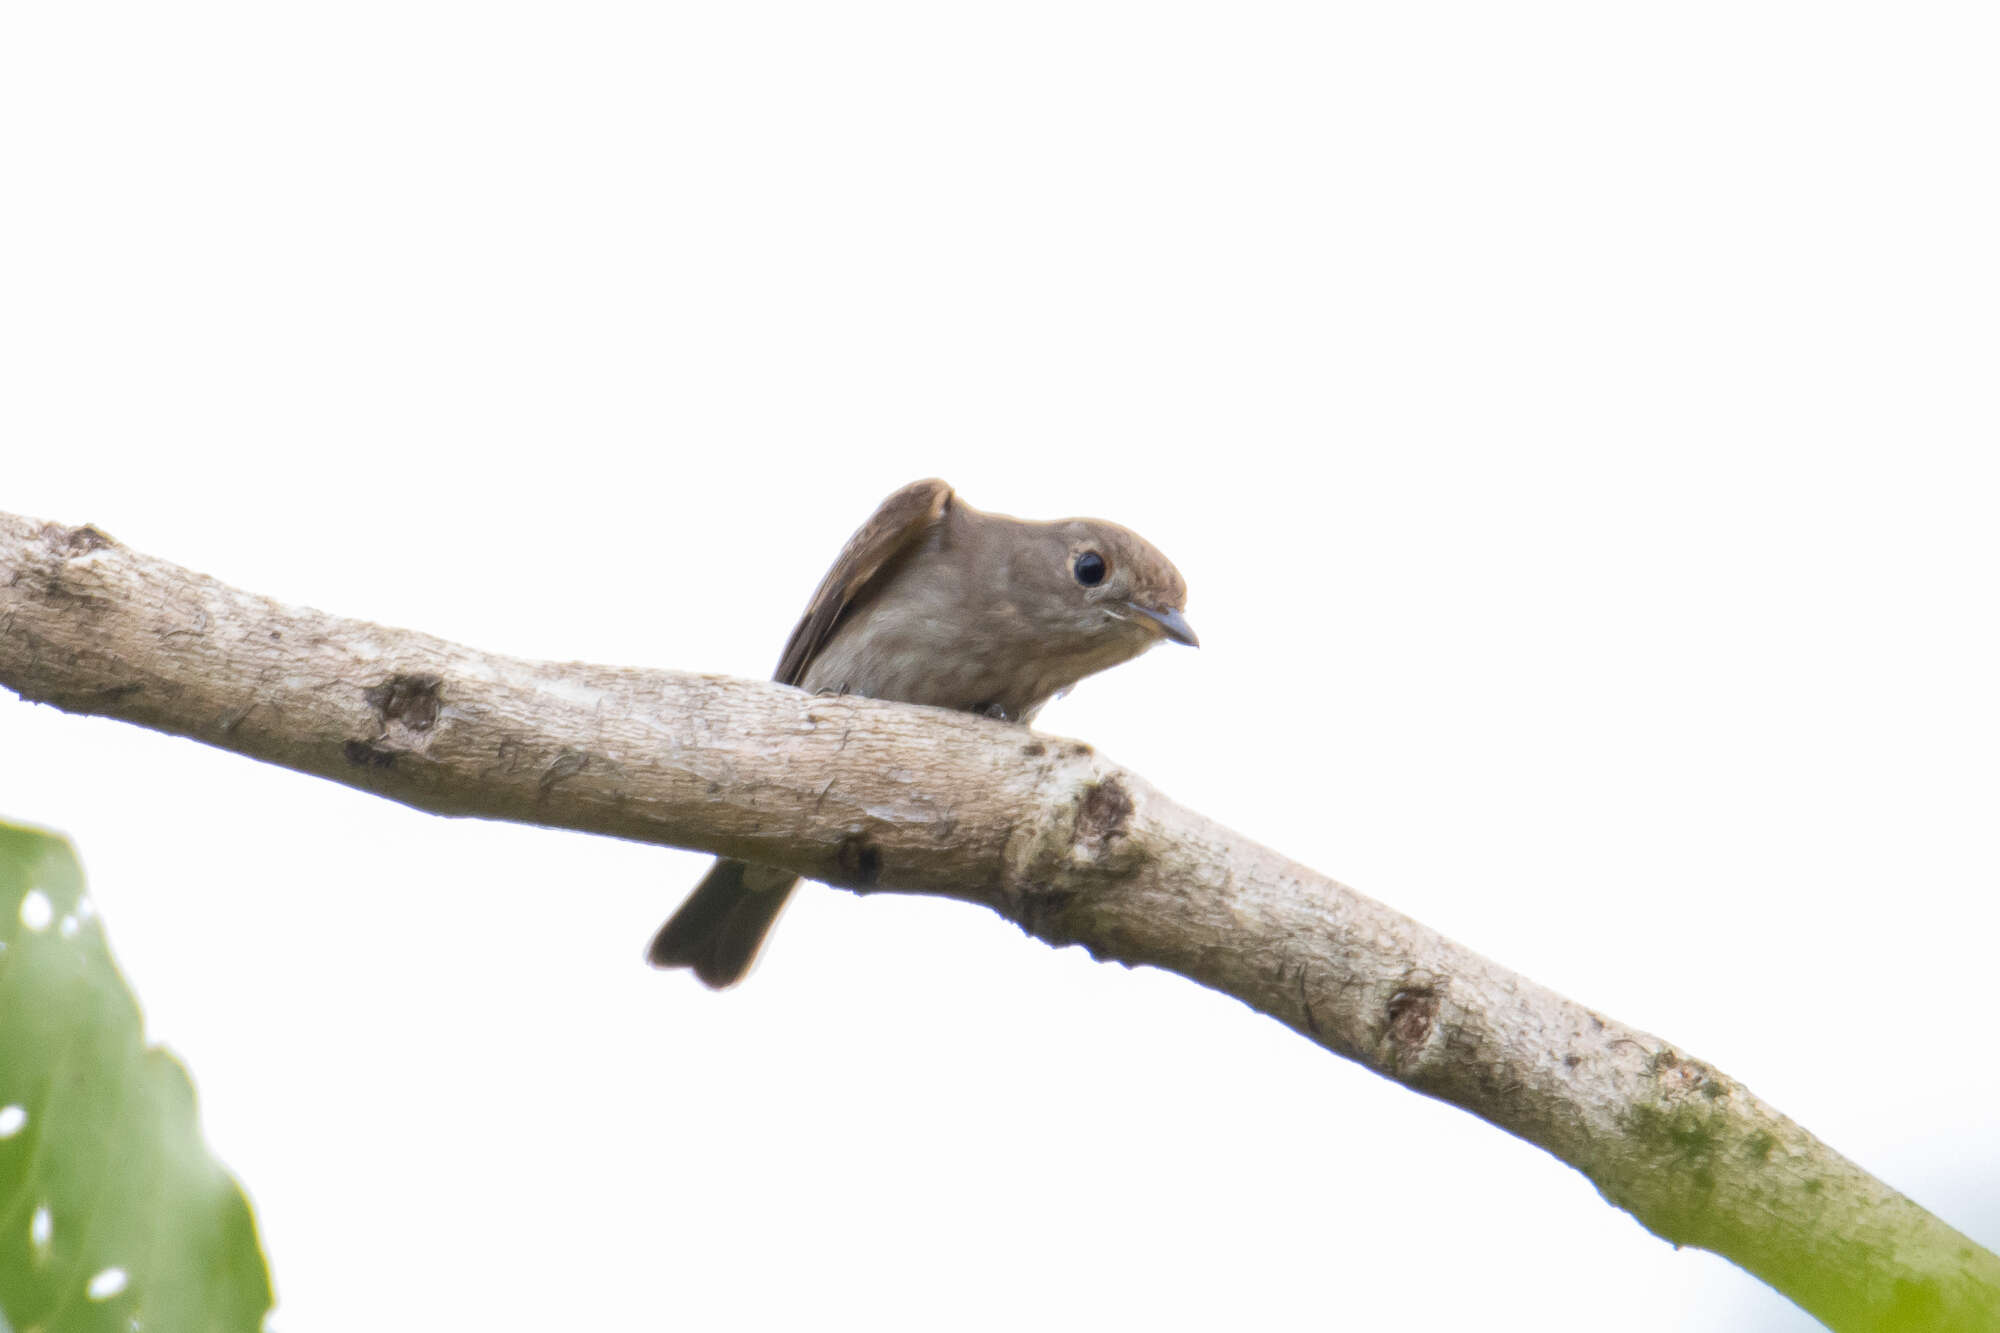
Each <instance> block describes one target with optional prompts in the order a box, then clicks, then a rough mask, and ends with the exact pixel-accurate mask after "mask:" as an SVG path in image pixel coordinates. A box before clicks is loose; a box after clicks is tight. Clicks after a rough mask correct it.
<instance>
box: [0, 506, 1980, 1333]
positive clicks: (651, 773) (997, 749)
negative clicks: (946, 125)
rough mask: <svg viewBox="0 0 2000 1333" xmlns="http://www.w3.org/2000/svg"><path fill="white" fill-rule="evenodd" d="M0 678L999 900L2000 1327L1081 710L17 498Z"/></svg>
mask: <svg viewBox="0 0 2000 1333" xmlns="http://www.w3.org/2000/svg"><path fill="white" fill-rule="evenodd" d="M0 684H4V685H6V686H7V687H8V688H9V689H12V690H13V691H15V692H16V693H17V694H19V695H20V696H21V697H22V698H23V699H25V700H31V701H35V702H41V703H47V704H52V705H54V706H55V707H57V708H61V709H64V710H67V711H70V712H76V713H91V714H98V715H101V716H106V717H114V718H119V719H122V720H124V721H127V722H132V723H136V724H138V725H140V726H145V727H151V728H154V729H156V730H159V731H166V732H172V733H174V734H176V735H181V736H187V737H191V738H193V739H195V740H198V741H202V742H204V743H206V744H209V745H214V746H217V747H220V748H222V749H226V750H233V751H235V752H237V753H239V754H243V755H248V756H250V757H252V758H255V759H261V760H264V761H266V762H269V763H275V764H282V765H284V766H285V767H287V768H293V769H297V770H300V771H302V772H306V773H313V774H317V775H318V776H320V777H324V778H327V779H330V780H332V781H335V782H340V783H344V784H346V785H348V786H351V787H358V788H360V789H362V790H364V791H369V792H373V793H375V794H377V795H379V796H384V797H387V798H389V799H391V800H395V801H400V802H402V803H404V804H406V805H410V806H414V807H416V808H418V809H421V810H428V811H431V812H433V813H436V814H442V815H469V816H477V817H481V818H488V819H508V820H515V821H520V822H524V823H532V824H541V825H546V826H550V827H557V828H570V829H577V830H581V831H583V832H588V833H600V834H610V835H612V836H615V837H621V838H631V839H637V840H640V841H644V842H656V843H664V844H668V845H671V846H676V847H688V848H696V849H700V850H703V851H709V852H717V853H721V854H724V855H728V856H735V857H740V858H743V859H746V860H751V861H759V862H764V863H767V864H771V865H777V866H783V867H785V868H786V869H788V870H793V871H796V872H797V873H799V874H801V875H805V876H808V877H811V878H813V879H818V880H823V881H825V882H827V883H830V884H835V885H840V886H843V887H847V888H853V889H857V890H878V889H879V890H895V891H903V892H916V893H932V894H941V895H944V896H947V897H952V898H959V899H963V900H966V901H969V902H975V903H981V904H984V905H985V906H987V907H989V908H991V909H993V910H994V911H996V912H998V913H1000V914H1001V915H1002V916H1005V917H1007V918H1008V919H1010V920H1012V921H1015V922H1017V923H1019V924H1020V926H1021V927H1022V928H1023V929H1024V930H1026V931H1027V932H1028V933H1029V934H1031V935H1034V936H1037V937H1038V938H1040V939H1043V940H1046V941H1048V942H1049V943H1051V944H1056V945H1063V944H1081V945H1083V946H1084V947H1085V948H1087V949H1088V950H1089V951H1090V952H1091V953H1092V955H1093V956H1095V957H1098V958H1108V959H1116V960H1118V961H1120V962H1124V963H1126V964H1130V965H1138V964H1146V965H1150V966H1155V967H1161V968H1166V969H1168V970H1170V971H1173V972H1178V973H1180V974H1181V975H1183V976H1186V977H1189V978H1191V979H1193V980H1194V981H1196V982H1199V983H1200V984H1202V985H1204V986H1208V987H1210V988H1212V989H1214V990H1218V991H1221V992H1223V993H1225V994H1228V995H1233V996H1235V997H1236V998H1238V999H1240V1000H1242V1001H1243V1002H1244V1003H1245V1004H1248V1005H1249V1006H1251V1007H1252V1008H1254V1009H1256V1010H1258V1011H1260V1012H1262V1013H1265V1014H1268V1015H1270V1016H1271V1017H1273V1018H1276V1019H1277V1020H1279V1021H1280V1022H1282V1023H1285V1024H1286V1025H1288V1026H1289V1027H1291V1028H1293V1029H1295V1030H1296V1031H1297V1032H1299V1033H1300V1034H1301V1035H1303V1036H1305V1037H1307V1038H1308V1039H1310V1040H1312V1041H1314V1042H1317V1043H1318V1044H1319V1045H1321V1046H1323V1047H1325V1048H1326V1049H1327V1050H1329V1051H1332V1052H1334V1053H1335V1054H1337V1055H1342V1056H1345V1057H1347V1058H1348V1059H1351V1060H1356V1061H1359V1062H1360V1063H1362V1064H1364V1065H1366V1066H1367V1067H1368V1068H1370V1069H1372V1070H1374V1071H1376V1072H1377V1073H1379V1074H1381V1075H1383V1076H1384V1077H1387V1078H1391V1079H1394V1080H1396V1081H1397V1082H1399V1083H1402V1084H1403V1085H1405V1086H1406V1087H1408V1088H1410V1089H1411V1090H1413V1091H1416V1092H1421V1093H1424V1094H1426V1095H1428V1096H1432V1097H1437V1098H1440V1099H1442V1100H1444V1101H1448V1102H1451V1103H1453V1104H1454V1105H1457V1106H1460V1107H1463V1108H1464V1109H1465V1110H1468V1111H1470V1112H1472V1113H1473V1114H1474V1115H1477V1116H1480V1117H1481V1118H1483V1119H1485V1120H1487V1121H1490V1122H1491V1123H1492V1124H1494V1125H1497V1126H1499V1127H1500V1128H1501V1129H1504V1130H1506V1131H1508V1132H1509V1133H1512V1134H1515V1135H1518V1136H1519V1137H1521V1138H1524V1139H1526V1140H1528V1141H1529V1142H1531V1143H1534V1144H1537V1145H1539V1146H1540V1147H1542V1148H1544V1149H1546V1150H1547V1151H1548V1152H1550V1153H1552V1154H1553V1155H1555V1156H1556V1157H1557V1158H1559V1159H1561V1160H1562V1161H1564V1162H1567V1163H1569V1164H1570V1165H1571V1166H1574V1167H1575V1168H1576V1169H1577V1170H1579V1171H1582V1172H1583V1173H1584V1174H1585V1175H1586V1176H1588V1177H1589V1178H1590V1179H1591V1180H1592V1181H1593V1182H1594V1183H1595V1184H1596V1185H1597V1187H1598V1189H1599V1190H1600V1191H1601V1192H1602V1193H1603V1194H1604V1196H1605V1197H1606V1198H1607V1199H1608V1200H1610V1201H1611V1202H1612V1203H1613V1204H1616V1205H1617V1206H1618V1207H1620V1208H1623V1209H1625V1210H1626V1211H1628V1212H1630V1213H1631V1214H1632V1215H1633V1216H1634V1217H1636V1218H1637V1219H1638V1220H1639V1221H1640V1222H1641V1223H1642V1224H1643V1225H1645V1226H1646V1227H1647V1228H1648V1229H1650V1230H1651V1231H1653V1232H1654V1233H1655V1234H1657V1235H1659V1236H1660V1237H1662V1238H1663V1239H1665V1240H1668V1241H1671V1242H1672V1243H1674V1244H1676V1245H1695V1246H1699V1247H1701V1248H1703V1249H1708V1250H1713V1251H1715V1252H1716V1253H1718V1254H1721V1255H1723V1256H1724V1257H1726V1258H1728V1259H1730V1260H1732V1261H1733V1262H1735V1263H1737V1264H1738V1265H1740V1266H1742V1267H1743V1268H1745V1269H1748V1270H1749V1271H1750V1272H1752V1273H1755V1274H1756V1275H1757V1276H1759V1277H1761V1278H1763V1279H1764V1280H1765V1281H1766V1282H1769V1283H1770V1284H1771V1285H1772V1286H1774V1287H1776V1288H1777V1289H1778V1290H1780V1291H1782V1292H1784V1293H1785V1294H1786V1295H1787V1296H1789V1297H1791V1298H1792V1299H1793V1300H1794V1301H1796V1302H1797V1303H1798V1304H1800V1305H1801V1306H1803V1307H1804V1308H1805V1309H1806V1310H1808V1311H1810V1312H1811V1313H1812V1314H1814V1315H1815V1316H1817V1317H1818V1318H1820V1319H1821V1320H1823V1321H1824V1322H1826V1323H1827V1324H1828V1325H1829V1326H1831V1327H1833V1328H1836V1329H1843V1330H1844V1329H1868V1330H1877V1329H1904V1328H1907V1329H1925V1330H1946V1329H1965V1330H1968V1331H1970V1330H1974V1329H1979V1330H1986V1329H1992V1328H1996V1327H2000V1259H1996V1258H1995V1256H1994V1255H1992V1254H1991V1253H1989V1252H1987V1251H1986V1250H1984V1249H1981V1248H1980V1247H1978V1246H1976V1245H1974V1244H1973V1243H1972V1242H1971V1241H1970V1240H1968V1239H1967V1238H1966V1237H1964V1236H1963V1235H1961V1234H1960V1233H1958V1232H1957V1231H1955V1230H1953V1229H1952V1228H1950V1227H1948V1226H1946V1225H1945V1224H1944V1223H1943V1222H1941V1221H1939V1220H1938V1219H1937V1218H1935V1217H1932V1216H1931V1215H1930V1214H1929V1213H1927V1212H1925V1211H1924V1210H1923V1209H1921V1208H1919V1207H1917V1206H1916V1205H1915V1204H1914V1203H1912V1202H1910V1201H1909V1200H1908V1199H1905V1198H1904V1197H1903V1196H1901V1195H1899V1194H1897V1193H1896V1192H1895V1191H1893V1190H1891V1189H1889V1188H1888V1187H1887V1186H1886V1185H1883V1184H1882V1183H1881V1182H1879V1181H1877V1180H1875V1179H1873V1178H1872V1177H1870V1176H1869V1175H1868V1174H1866V1173H1865V1172H1863V1171H1862V1170H1861V1169H1860V1168H1859V1167H1857V1166H1855V1165H1854V1164H1853V1163H1851V1162H1849V1161H1847V1160H1846V1159H1845V1158H1843V1157H1841V1156H1839V1155H1838V1154H1837V1153H1835V1152H1833V1151H1832V1150H1831V1149H1830V1148H1828V1147H1827V1146H1826V1145H1824V1144H1822V1143H1820V1142H1819V1141H1818V1140H1817V1139H1815V1138H1813V1137H1812V1135H1810V1134H1808V1133H1807V1132H1806V1131H1805V1130H1804V1129H1803V1128H1801V1127H1800V1126H1798V1125H1797V1124H1794V1123H1793V1122H1792V1121H1790V1120H1788V1119H1786V1118H1785V1117H1784V1116H1782V1115H1780V1114H1778V1113H1777V1112H1776V1111H1775V1110H1773V1109H1772V1108H1770V1107H1769V1106H1766V1105H1765V1104H1764V1103H1763V1102H1761V1101H1760V1100H1758V1099H1757V1098H1756V1097H1755V1096H1754V1095H1752V1094H1751V1093H1750V1092H1749V1090H1748V1089H1746V1088H1745V1087H1744V1086H1743V1085H1742V1084H1740V1083H1738V1082H1737V1081H1735V1080H1734V1079H1732V1078H1730V1077H1728V1076H1727V1075H1725V1074H1723V1073H1721V1072H1720V1071H1718V1070H1716V1069H1714V1068H1712V1067H1710V1066H1708V1065H1706V1064H1704V1063H1702V1062H1701V1061H1699V1060H1696V1059H1693V1058H1691V1057H1689V1056H1687V1055H1686V1054H1684V1053H1682V1052H1680V1051H1678V1050H1676V1049H1675V1048H1674V1047H1672V1046H1670V1045H1669V1044H1667V1043H1666V1042H1664V1041H1662V1040H1660V1039H1659V1038H1657V1037H1653V1036H1650V1035H1648V1034H1646V1033H1644V1032H1640V1031H1637V1030H1635V1029H1632V1028H1628V1027H1626V1026H1624V1025H1623V1024H1620V1023H1618V1022H1615V1021H1614V1020H1612V1019H1609V1018H1606V1017H1605V1016H1603V1015H1601V1014H1597V1013H1594V1012H1592V1011H1591V1010H1589V1009H1586V1008H1584V1007H1583V1006H1582V1005H1579V1004H1576V1003H1575V1002H1573V1001H1570V1000H1568V999H1565V998H1563V997H1562V996H1560V995H1557V994H1555V993H1554V992H1553V991H1550V990H1548V989H1546V988H1544V987H1542V986H1539V985H1537V984H1535V983H1534V982H1532V981H1530V980H1528V979H1526V978H1525V977H1521V976H1517V975H1515V974H1513V973H1511V972H1508V971H1507V970H1505V969H1504V968H1501V967H1500V966H1498V965H1497V964H1495V963H1492V962H1490V961H1488V960H1487V959H1485V958H1482V957H1480V956H1479V955H1477V954H1475V953H1473V952H1471V951H1470V950H1468V949H1465V948H1463V947H1462V946H1460V945H1458V944H1455V943H1453V942H1452V941H1450V940H1448V939H1445V938H1444V937H1443V936H1441V935H1439V934H1437V933H1436V932H1434V931H1432V930H1430V929H1428V928H1426V927H1424V926H1423V925H1421V924H1419V923H1417V922H1415V921H1412V920H1410V919H1409V918H1407V917H1404V916H1402V915H1400V914H1398V913H1396V912H1394V911H1391V910H1390V909H1389V908H1387V907H1384V906H1383V905H1381V904H1380V903H1377V902H1374V901H1372V900H1371V899H1369V898H1366V897H1364V896H1362V895H1361V894H1359V893H1356V892H1355V891H1353V890H1352V889H1349V888H1347V887H1345V886H1344V885H1341V884H1338V883H1336V882H1334V881H1333V880H1331V879H1329V878H1327V877H1326V876H1324V875H1321V874H1319V873H1317V872H1315V871H1313V870H1310V869H1307V868H1306V867H1304V866H1301V865H1298V864H1296V863H1294V862H1291V861H1288V860H1286V859H1284V858H1283V857H1280V856H1279V855H1277V854H1276V853H1274V852H1272V851H1270V850H1268V849H1266V848H1264V847H1261V846H1259V845H1257V844H1256V843H1254V842H1251V841H1250V840H1249V839H1247V838H1244V837H1241V836H1240V835H1238V834H1235V833H1233V832H1231V831H1229V830H1228V829H1225V828H1222V827H1220V826H1218V825H1216V824H1215V823H1213V822H1211V821H1209V820H1207V819H1204V818H1203V817H1202V816H1200V815H1198V814H1196V813H1194V812H1192V811H1189V810H1185V809H1183V808H1181V807H1180V806H1177V805H1175V804H1174V803H1173V802H1171V801H1169V800H1168V799H1166V798H1165V797H1163V796H1162V795H1160V794H1159V793H1158V792H1157V791H1155V790H1154V789H1153V788H1152V787H1151V786H1149V785H1148V784H1146V783H1145V782H1144V781H1142V780H1140V779H1139V778H1137V777H1136V776H1134V775H1133V774H1131V773H1128V772H1125V771H1124V770H1122V769H1120V768H1118V767H1117V766H1116V765H1114V764H1111V763H1109V762H1107V761H1106V760H1104V759H1103V758H1101V757H1099V756H1098V755H1097V754H1095V753H1094V752H1093V751H1092V750H1091V749H1090V747H1089V746H1087V745H1083V744H1080V743H1078V742H1075V741H1069V740H1061V739H1057V738H1054V737H1050V736H1044V735H1040V734H1037V733H1035V732H1032V731H1029V730H1027V729H1025V728H1022V727H1018V726H1013V725H1009V724H1006V723H1001V722H994V721H989V720H986V719H984V718H979V717H973V716H969V715H966V714H960V713H948V712H944V711H941V710H937V709H930V708H920V707H914V706H910V705H903V704H891V703H883V702H880V701H876V700H871V699H861V698H852V697H823V696H822V697H814V696H810V695H806V694H802V693H800V692H799V691H797V690H793V689H789V688H786V687H783V686H778V685H772V684H766V683H763V682H756V681H747V680H738V679H733V678H729V677H721V676H704V675H692V674H688V673H683V672H675V671H646V670H636V669H625V668H614V667H600V666H587V665H582V664H577V663H560V664H558V663H545V662H531V661H524V660H520V659H516V658H510V657H503V656H499V655H496V654H492V653H483V652H480V651H478V650H476V649H472V648H467V647H463V646H461V645H458V644H453V643H448V642H446V641H444V640H442V639H437V638H433V637H431V636H429V635H425V634H419V633H415V632H412V631H408V630H396V629H388V628H384V627H382V626H379V625H373V624H369V623H366V622H364V621H358V620H348V619H343V618H340V617H336V616H329V615H325V614H322V613H320V612H317V611H311V610H306V609H302V608H298V607H291V606H285V605H282V604H280V603H278V602H274V601H272V600H270V599H268V598H264V597H260V596H257V595H255V594H252V593H248V592H244V591H241V590H239V589H235V588H231V587H228V586H226V585H224V584H222V583H219V582H217V581H216V580H214V579H210V578H207V577H205V576H203V575H200V574H196V573H193V572H191V571H189V570H186V569H182V568H180V567H179V566H176V565H173V564H170V563H168V562H166V561H163V560H158V559H154V558H152V557H149V556H145V555H142V554H140V553H138V552H135V551H131V550H129V549H127V548H125V547H123V546H120V545H119V544H118V543H116V542H114V541H112V540H111V539H110V538H108V537H106V536H105V535H104V534H103V533H101V532H98V531H97V530H96V529H94V528H89V527H82V528H69V527H63V526H60V525H57V524H50V523H42V522H39V521H35V520H30V519H25V518H19V517H15V516H12V515H7V514H0Z"/></svg>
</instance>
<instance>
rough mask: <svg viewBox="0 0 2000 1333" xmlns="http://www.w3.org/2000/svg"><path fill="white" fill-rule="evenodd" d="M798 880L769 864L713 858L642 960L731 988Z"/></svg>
mask: <svg viewBox="0 0 2000 1333" xmlns="http://www.w3.org/2000/svg"><path fill="white" fill-rule="evenodd" d="M798 882H799V881H798V878H797V877H796V876H794V875H789V874H787V873H785V872H784V871H782V870H773V869H771V868H770V867H769V866H754V865H750V864H748V863H747V862H743V861H727V860H721V861H717V862H716V863H715V864H714V865H713V866H710V867H709V871H708V873H707V874H706V875H704V876H702V880H701V883H699V884H697V885H695V889H694V892H693V893H690V894H689V895H688V898H687V901H686V902H684V903H682V904H681V906H680V910H679V911H678V912H675V913H674V914H673V916H672V917H671V918H669V919H668V921H667V924H666V925H664V926H661V927H660V933H659V934H657V935H655V936H653V947H652V948H650V949H648V950H647V951H646V961H648V962H650V963H651V964H652V965H653V966H654V967H691V968H693V969H694V974H695V975H696V976H697V977H700V978H701V980H702V984H703V985H706V986H712V987H714V988H715V989H717V990H720V989H722V988H723V987H724V986H733V985H735V984H736V983H737V982H739V981H741V980H743V978H744V976H745V975H747V974H748V973H749V971H750V964H751V963H753V962H755V961H756V959H757V948H758V946H759V945H761V944H763V942H764V936H765V935H767V934H768V933H770V929H771V923H772V922H774V921H776V920H777V919H778V913H779V912H780V911H781V910H782V909H783V908H784V906H785V900H786V899H787V898H790V897H791V896H792V886H793V885H795V884H797V883H798Z"/></svg>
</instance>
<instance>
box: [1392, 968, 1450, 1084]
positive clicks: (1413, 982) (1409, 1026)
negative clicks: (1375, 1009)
mask: <svg viewBox="0 0 2000 1333" xmlns="http://www.w3.org/2000/svg"><path fill="white" fill-rule="evenodd" d="M1444 986H1445V983H1444V982H1443V981H1441V980H1440V979H1438V978H1436V977H1433V976H1431V975H1429V974H1428V973H1421V972H1420V973H1415V974H1413V975H1411V976H1410V977H1408V978H1407V979H1406V981H1405V984H1404V985H1403V987H1402V988H1401V989H1400V990H1398V991H1397V992H1396V993H1395V994H1393V995H1391V996H1390V997H1389V1003H1388V1006H1387V1017H1388V1020H1389V1022H1388V1026H1387V1027H1386V1028H1384V1029H1383V1032H1382V1040H1381V1043H1380V1046H1379V1048H1378V1052H1377V1053H1378V1055H1379V1057H1380V1059H1381V1062H1382V1066H1383V1068H1385V1069H1388V1070H1390V1071H1391V1072H1393V1073H1394V1074H1396V1075H1397V1076H1398V1077H1402V1076H1406V1075H1407V1074H1408V1073H1409V1072H1410V1071H1411V1070H1413V1069H1414V1068H1416V1066H1417V1065H1418V1064H1419V1063H1420V1062H1421V1061H1422V1060H1423V1058H1424V1052H1425V1051H1426V1050H1427V1049H1428V1048H1429V1046H1430V1040H1431V1034H1432V1033H1434V1032H1435V1031H1436V1030H1437V1017H1438V1009H1439V1007H1440V1006H1442V1005H1443V1003H1444Z"/></svg>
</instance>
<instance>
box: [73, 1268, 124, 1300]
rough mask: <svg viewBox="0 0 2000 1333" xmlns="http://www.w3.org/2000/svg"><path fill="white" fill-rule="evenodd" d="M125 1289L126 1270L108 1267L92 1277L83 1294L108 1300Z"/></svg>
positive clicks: (95, 1298) (93, 1298) (94, 1298)
mask: <svg viewBox="0 0 2000 1333" xmlns="http://www.w3.org/2000/svg"><path fill="white" fill-rule="evenodd" d="M123 1290H125V1270H124V1269H122V1268H106V1269H104V1270H103V1271H101V1272H99V1273H96V1274H94V1275H93V1276H92V1277H91V1279H90V1283H89V1285H88V1286H86V1287H85V1288H84V1289H83V1294H84V1295H86V1296H88V1297H90V1299H92V1300H93V1301H108V1300H110V1299H111V1298H112V1297H113V1296H116V1295H117V1294H118V1293H119V1292H121V1291H123Z"/></svg>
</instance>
